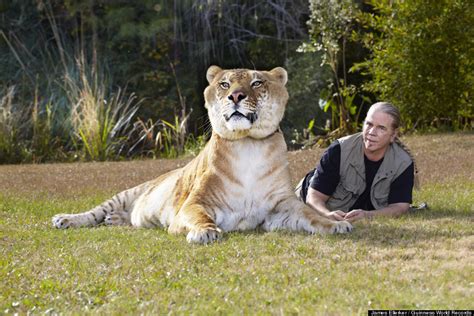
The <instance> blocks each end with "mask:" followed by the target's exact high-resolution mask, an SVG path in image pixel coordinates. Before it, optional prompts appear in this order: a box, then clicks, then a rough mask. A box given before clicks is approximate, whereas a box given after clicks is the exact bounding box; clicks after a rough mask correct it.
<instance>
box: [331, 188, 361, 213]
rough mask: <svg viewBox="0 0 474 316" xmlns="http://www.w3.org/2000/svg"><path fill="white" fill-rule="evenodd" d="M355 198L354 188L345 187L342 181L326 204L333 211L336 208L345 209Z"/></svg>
mask: <svg viewBox="0 0 474 316" xmlns="http://www.w3.org/2000/svg"><path fill="white" fill-rule="evenodd" d="M357 198H358V195H357V192H356V190H355V189H353V188H348V187H345V186H344V185H343V184H342V183H339V185H338V186H337V187H336V190H335V191H334V193H333V194H332V196H331V197H330V198H329V200H328V202H327V205H328V206H329V208H330V209H331V210H333V211H334V210H336V209H340V210H343V211H347V210H348V209H349V207H351V206H352V204H353V203H354V201H355V200H356V199H357Z"/></svg>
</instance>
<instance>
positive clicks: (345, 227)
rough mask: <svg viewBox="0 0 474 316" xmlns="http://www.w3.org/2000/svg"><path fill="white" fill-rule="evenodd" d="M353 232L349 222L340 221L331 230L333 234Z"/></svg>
mask: <svg viewBox="0 0 474 316" xmlns="http://www.w3.org/2000/svg"><path fill="white" fill-rule="evenodd" d="M351 231H352V224H351V223H349V222H347V221H340V222H336V223H334V226H333V227H332V229H331V233H332V234H346V233H350V232H351Z"/></svg>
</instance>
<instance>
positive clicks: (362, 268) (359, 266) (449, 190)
mask: <svg viewBox="0 0 474 316" xmlns="http://www.w3.org/2000/svg"><path fill="white" fill-rule="evenodd" d="M406 140H407V143H408V144H409V145H410V147H411V148H412V149H413V151H414V152H415V153H417V158H419V159H418V160H419V164H420V169H421V172H422V180H423V181H422V183H423V186H422V190H421V191H419V192H416V193H415V202H421V201H427V202H428V204H429V205H430V209H429V210H423V211H418V212H415V213H412V214H408V215H405V216H402V217H400V218H390V219H387V218H386V219H379V218H378V219H375V220H373V221H363V222H358V223H356V225H355V230H354V232H353V233H352V234H349V235H344V236H319V235H316V236H308V235H305V234H297V233H288V232H279V233H263V232H258V231H251V232H245V233H230V234H227V235H226V236H225V238H224V240H223V241H222V242H219V243H215V244H212V245H207V246H197V245H189V244H187V243H186V241H185V238H184V236H171V235H168V234H167V233H165V232H164V231H162V230H159V229H157V230H150V229H133V228H129V227H98V228H94V229H75V230H72V229H71V230H66V231H60V230H55V229H53V228H52V227H51V224H50V218H51V216H52V215H53V214H56V213H59V212H64V211H67V212H80V211H82V210H85V209H88V208H90V207H91V206H93V205H95V204H97V203H99V202H101V201H102V200H103V199H105V198H107V197H109V196H110V194H111V193H112V192H115V191H116V190H118V189H122V188H120V185H118V186H117V182H119V181H113V179H115V178H114V177H116V178H117V179H120V177H122V178H123V174H122V173H121V171H120V170H124V169H123V167H124V166H130V168H133V170H136V171H133V172H132V171H130V176H131V178H133V181H134V182H137V183H139V182H141V181H143V179H142V177H143V178H145V177H148V178H149V177H150V173H151V172H150V170H153V167H152V166H153V165H155V166H156V167H157V169H159V166H160V165H161V164H163V162H161V161H155V162H150V161H143V162H140V161H138V162H135V161H134V162H117V163H104V164H98V163H95V164H75V165H46V166H44V167H38V166H0V180H1V181H0V182H1V183H7V184H6V185H3V186H2V185H1V184H0V192H2V193H1V195H0V311H3V312H6V313H8V314H10V313H20V314H26V313H28V312H30V313H35V314H40V313H44V312H48V313H64V314H83V313H99V314H142V313H143V314H168V313H170V314H198V315H207V314H285V315H286V314H304V315H314V314H328V315H345V314H366V313H367V310H368V309H472V308H473V307H474V304H473V303H472V297H473V296H474V266H473V262H474V255H473V254H474V229H473V227H474V226H473V219H474V215H473V205H474V181H473V180H474V171H473V170H474V169H473V163H472V161H470V160H469V159H467V158H466V157H472V156H473V154H474V135H472V134H448V135H425V136H412V137H409V138H407V139H406ZM438 140H441V141H439V142H438ZM430 143H432V144H436V146H429V144H430ZM316 153H320V152H315V151H300V152H296V153H291V154H290V163H291V166H292V171H293V173H294V174H297V175H299V174H301V173H303V172H304V170H305V168H306V167H301V165H302V164H299V163H298V161H299V160H301V159H308V160H310V161H314V160H317V157H315V156H317V155H316ZM437 153H439V155H438V154H437ZM456 157H458V161H456V160H455V158H456ZM456 162H457V163H456ZM168 163H169V162H168ZM177 163H180V164H182V163H183V162H182V161H179V162H177ZM142 165H143V167H141V166H142ZM443 165H444V167H445V168H444V169H442V168H440V166H443ZM114 166H116V168H114ZM167 167H168V166H167ZM167 167H166V168H167ZM101 169H102V171H103V173H102V174H100V173H99V170H101ZM116 169H119V171H117V170H116ZM15 170H16V172H17V175H18V176H17V177H16V181H15V177H13V179H11V178H12V177H11V174H14V171H15ZM28 170H31V171H30V173H29V174H30V177H25V174H28ZM107 170H108V171H109V172H106V171H107ZM162 171H164V170H160V171H159V172H158V173H161V172H162ZM48 172H49V175H48ZM95 172H97V175H96V178H95V180H97V181H98V182H100V183H99V186H98V188H100V189H97V188H95V187H93V186H92V183H91V186H92V187H93V189H92V190H87V189H86V188H84V187H86V186H87V185H85V184H84V182H81V178H87V174H94V173H95ZM142 172H143V175H141V173H142ZM55 173H58V174H59V173H61V174H64V175H68V181H69V182H73V181H74V182H75V183H77V185H76V186H74V185H72V186H70V187H66V186H65V185H63V184H61V183H60V180H59V178H55V176H54V174H55ZM115 173H116V174H115ZM136 173H137V174H138V175H137V174H136ZM2 174H3V176H5V178H2ZM71 174H72V175H71ZM114 174H115V175H114ZM7 178H9V179H10V182H8V181H5V179H7ZM76 178H77V181H76V180H75V179H76ZM39 179H41V181H42V182H39V181H40V180H39ZM91 179H94V177H92V178H91ZM91 179H89V178H87V181H92V180H91ZM99 180H100V181H99ZM13 182H18V186H15V185H13ZM23 182H24V183H25V185H21V184H22V183H23ZM27 182H32V183H37V185H36V188H35V187H29V186H28V185H27V184H26V183H27ZM49 182H56V183H49ZM57 182H59V187H56V185H58V183H57ZM124 182H127V181H125V180H124ZM100 184H102V185H101V186H100ZM94 185H97V184H94ZM49 186H50V187H49ZM124 186H130V183H125V184H124ZM51 188H54V189H51ZM61 190H62V191H61ZM74 192H77V194H74ZM91 192H93V193H91Z"/></svg>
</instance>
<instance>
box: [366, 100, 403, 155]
mask: <svg viewBox="0 0 474 316" xmlns="http://www.w3.org/2000/svg"><path fill="white" fill-rule="evenodd" d="M399 126H400V112H399V111H398V109H397V108H396V107H394V106H393V105H391V104H390V103H387V102H378V103H375V104H373V105H372V106H371V107H370V109H369V112H367V117H366V118H365V121H364V127H363V132H362V134H363V138H364V152H365V153H366V154H368V155H371V156H374V157H377V158H378V159H379V158H382V157H383V155H384V154H385V151H386V150H387V148H388V146H389V145H390V143H392V142H394V141H395V138H396V137H397V135H398V127H399Z"/></svg>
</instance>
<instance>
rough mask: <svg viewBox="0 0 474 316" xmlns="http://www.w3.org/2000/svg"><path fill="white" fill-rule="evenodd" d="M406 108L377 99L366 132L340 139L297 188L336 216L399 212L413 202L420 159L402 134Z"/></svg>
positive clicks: (330, 215)
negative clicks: (402, 141) (400, 110)
mask: <svg viewBox="0 0 474 316" xmlns="http://www.w3.org/2000/svg"><path fill="white" fill-rule="evenodd" d="M399 126H400V112H399V111H398V109H397V108H395V107H394V106H393V105H391V104H390V103H386V102H378V103H375V104H373V105H372V106H371V107H370V109H369V111H368V113H367V117H366V119H365V121H364V126H363V131H362V133H357V134H354V135H350V136H347V137H343V138H341V139H339V140H337V141H335V142H334V143H333V144H331V146H329V148H328V149H327V150H326V151H325V152H324V154H323V156H322V157H321V160H320V163H319V165H318V167H317V168H316V169H314V170H312V171H311V172H309V173H308V174H307V175H306V176H305V178H303V179H302V180H301V181H300V184H299V185H298V186H297V189H296V194H297V195H298V196H299V197H300V198H301V199H302V200H303V201H304V202H305V203H307V204H308V205H310V206H311V207H312V208H314V209H315V210H316V211H317V212H318V213H320V214H321V215H324V216H326V217H328V218H331V219H334V220H339V221H341V220H347V221H349V222H354V221H356V220H359V219H362V218H372V217H373V216H379V215H385V216H395V215H400V214H403V213H405V212H407V211H408V209H409V208H410V203H411V202H412V191H413V184H414V171H415V165H414V159H413V157H412V155H411V153H410V151H409V150H408V148H407V147H406V146H405V145H403V143H401V141H400V140H399V139H398V128H399Z"/></svg>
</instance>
